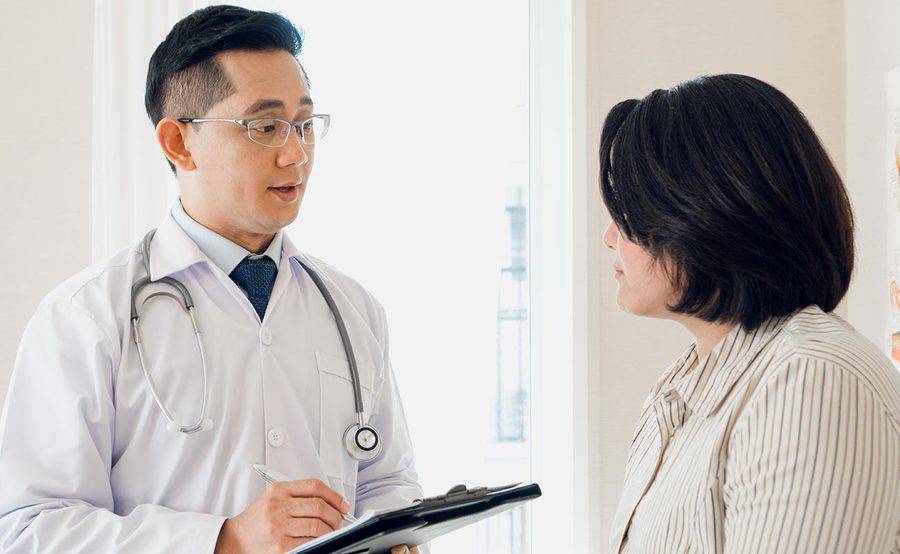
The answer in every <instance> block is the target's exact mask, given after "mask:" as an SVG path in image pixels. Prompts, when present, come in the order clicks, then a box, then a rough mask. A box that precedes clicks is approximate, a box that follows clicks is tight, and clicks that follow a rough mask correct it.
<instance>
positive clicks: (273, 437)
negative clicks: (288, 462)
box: [266, 427, 284, 448]
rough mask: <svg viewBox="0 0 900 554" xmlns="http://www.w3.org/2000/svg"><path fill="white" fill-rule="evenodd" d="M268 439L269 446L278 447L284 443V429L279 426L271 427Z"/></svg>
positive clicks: (267, 435)
mask: <svg viewBox="0 0 900 554" xmlns="http://www.w3.org/2000/svg"><path fill="white" fill-rule="evenodd" d="M266 439H267V440H268V441H269V446H273V447H275V448H278V447H279V446H281V445H282V444H284V431H282V430H281V429H279V428H278V427H274V428H272V429H269V432H268V433H267V434H266Z"/></svg>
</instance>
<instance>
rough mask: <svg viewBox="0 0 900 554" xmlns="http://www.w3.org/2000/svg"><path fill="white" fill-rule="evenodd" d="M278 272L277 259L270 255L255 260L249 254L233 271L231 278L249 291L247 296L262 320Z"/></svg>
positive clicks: (245, 290)
mask: <svg viewBox="0 0 900 554" xmlns="http://www.w3.org/2000/svg"><path fill="white" fill-rule="evenodd" d="M276 273H278V268H277V267H276V266H275V261H274V260H272V258H270V257H268V256H264V257H262V258H256V259H255V260H254V259H250V256H247V257H246V258H244V259H243V260H241V263H239V264H238V265H237V267H236V268H234V271H232V272H231V275H230V277H231V280H232V281H234V282H235V283H237V284H238V286H240V287H241V288H242V289H244V292H246V293H247V298H249V299H250V303H251V304H253V308H254V309H255V310H256V313H258V314H259V319H260V321H262V319H263V315H265V313H266V306H267V305H268V304H269V295H270V294H272V285H274V284H275V274H276Z"/></svg>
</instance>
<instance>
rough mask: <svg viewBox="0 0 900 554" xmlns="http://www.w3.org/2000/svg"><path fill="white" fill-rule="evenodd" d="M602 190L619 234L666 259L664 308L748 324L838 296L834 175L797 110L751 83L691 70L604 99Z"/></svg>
mask: <svg viewBox="0 0 900 554" xmlns="http://www.w3.org/2000/svg"><path fill="white" fill-rule="evenodd" d="M600 188H601V191H602V194H603V200H604V202H605V203H606V207H607V209H608V210H609V213H610V215H611V216H612V219H613V221H614V222H615V224H616V225H617V226H618V228H619V231H620V232H621V233H622V234H623V235H624V236H625V237H626V238H627V239H628V240H630V241H631V242H634V243H637V244H639V245H640V246H641V247H643V248H644V249H645V250H646V251H647V252H649V253H650V255H651V256H653V258H654V259H655V260H656V261H657V262H660V263H661V265H662V267H663V268H664V270H665V273H666V275H667V276H668V278H669V279H670V281H671V283H672V285H673V287H674V290H675V291H676V294H677V299H676V301H675V303H674V305H670V306H669V310H671V311H672V312H675V313H680V314H686V315H690V316H693V317H698V318H700V319H703V320H706V321H721V322H732V323H740V324H741V325H742V326H743V328H744V329H746V330H748V331H750V330H754V329H756V328H757V327H759V325H760V324H762V323H763V322H764V321H765V320H766V319H768V318H770V317H773V316H780V315H786V314H790V313H793V312H794V311H796V310H798V309H801V308H804V307H806V306H808V305H811V304H816V305H818V306H819V307H820V308H821V309H822V310H823V311H825V312H829V311H831V310H833V309H834V308H835V306H837V304H838V302H840V300H841V298H842V297H843V296H844V294H845V293H846V292H847V287H848V285H849V283H850V276H851V274H852V273H853V213H852V210H851V208H850V201H849V199H848V198H847V192H846V190H845V189H844V184H843V182H842V181H841V178H840V176H839V175H838V173H837V171H836V170H835V168H834V165H833V164H832V162H831V160H830V159H829V157H828V154H826V152H825V149H824V148H823V147H822V144H821V143H820V141H819V139H818V137H817V136H816V134H815V132H814V131H813V130H812V128H811V127H810V125H809V122H807V120H806V118H805V117H804V116H803V114H802V113H800V110H799V109H798V108H797V106H795V105H794V103H793V102H791V101H790V99H788V97H787V96H785V95H784V94H782V93H781V92H780V91H779V90H777V89H776V88H775V87H773V86H771V85H769V84H766V83H764V82H762V81H760V80H758V79H754V78H752V77H747V76H744V75H713V76H705V77H699V78H696V79H692V80H690V81H686V82H683V83H681V84H679V85H677V86H675V87H672V88H670V89H668V90H655V91H653V92H651V93H650V94H649V95H647V96H646V97H644V98H643V99H642V100H625V101H624V102H620V103H619V104H616V106H615V107H613V109H612V110H611V111H610V112H609V115H607V117H606V121H605V122H604V124H603V132H602V135H601V138H600Z"/></svg>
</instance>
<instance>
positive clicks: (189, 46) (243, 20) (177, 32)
mask: <svg viewBox="0 0 900 554" xmlns="http://www.w3.org/2000/svg"><path fill="white" fill-rule="evenodd" d="M302 48H303V35H302V34H301V33H300V31H298V30H297V28H296V27H295V26H294V24H293V23H291V22H290V21H289V20H288V19H286V18H285V17H284V16H282V15H280V14H277V13H272V12H264V11H253V10H248V9H246V8H241V7H237V6H224V5H222V6H209V7H207V8H203V9H200V10H197V11H195V12H193V13H192V14H190V15H188V16H187V17H185V18H184V19H182V20H181V21H179V22H178V23H176V24H175V26H174V27H172V30H171V31H169V34H168V35H167V36H166V38H165V40H163V41H162V42H161V43H160V44H159V46H157V47H156V51H154V52H153V55H152V56H151V57H150V64H149V67H148V68H147V89H146V92H145V95H144V106H145V107H146V109H147V115H148V116H149V117H150V121H152V122H153V125H154V126H156V124H157V123H159V121H160V120H161V119H163V118H164V117H202V116H203V115H204V114H206V112H207V111H208V110H209V109H210V108H211V107H212V106H214V105H215V104H216V103H217V102H219V101H220V100H222V99H223V98H227V97H228V96H229V95H230V94H232V93H233V92H234V86H233V84H232V83H231V81H230V80H229V78H228V75H227V74H226V73H225V71H224V70H223V69H222V67H221V66H220V65H219V64H218V63H217V62H216V59H215V56H216V55H217V54H219V53H221V52H226V51H229V50H251V51H273V50H285V51H287V52H289V53H290V54H291V55H292V56H294V57H295V58H296V57H297V56H299V55H300V50H301V49H302ZM301 71H303V69H302V67H301ZM303 76H304V79H306V78H307V77H306V73H305V71H304V72H303ZM307 81H308V80H307ZM169 166H170V167H171V168H172V171H175V166H174V165H172V163H171V162H170V163H169Z"/></svg>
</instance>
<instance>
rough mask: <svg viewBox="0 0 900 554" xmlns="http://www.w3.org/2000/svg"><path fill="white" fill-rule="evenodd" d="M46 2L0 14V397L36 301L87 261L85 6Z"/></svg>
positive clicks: (22, 2) (21, 1)
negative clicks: (0, 127)
mask: <svg viewBox="0 0 900 554" xmlns="http://www.w3.org/2000/svg"><path fill="white" fill-rule="evenodd" d="M48 4H49V3H47V2H33V1H29V0H6V1H4V3H3V9H2V15H3V17H0V52H3V56H2V57H0V75H5V76H6V78H5V79H4V84H3V87H2V88H0V105H2V106H3V118H4V123H3V127H4V132H3V133H0V167H2V168H3V172H4V177H3V179H2V180H0V197H2V198H3V201H2V202H0V252H3V258H4V259H3V265H2V267H3V269H2V271H0V276H2V277H0V306H3V309H2V310H0V401H2V399H4V398H5V397H6V386H7V383H8V381H9V373H10V371H11V369H12V365H13V361H14V359H15V355H16V350H17V348H18V345H19V340H20V339H21V337H22V331H23V330H24V328H25V324H26V323H27V322H28V320H29V318H30V317H31V315H32V314H33V313H34V310H35V308H36V307H37V304H38V302H40V300H41V298H43V296H44V295H45V294H46V293H47V292H49V291H50V289H52V288H53V287H54V286H56V285H57V284H58V283H59V282H60V281H62V280H63V279H65V278H66V277H67V276H69V275H71V274H73V273H75V272H76V271H78V270H79V269H81V268H82V267H84V266H86V265H87V264H88V263H90V261H91V227H90V203H91V194H90V193H91V188H90V183H91V181H90V175H91V67H92V63H91V57H92V52H91V42H92V35H91V33H92V18H93V3H92V2H84V1H74V0H73V1H68V2H54V3H53V4H54V5H53V7H52V10H51V9H50V8H49V7H48ZM51 12H52V13H51ZM30 129H35V131H28V130H30ZM22 130H25V131H22ZM37 130H39V131H37Z"/></svg>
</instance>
